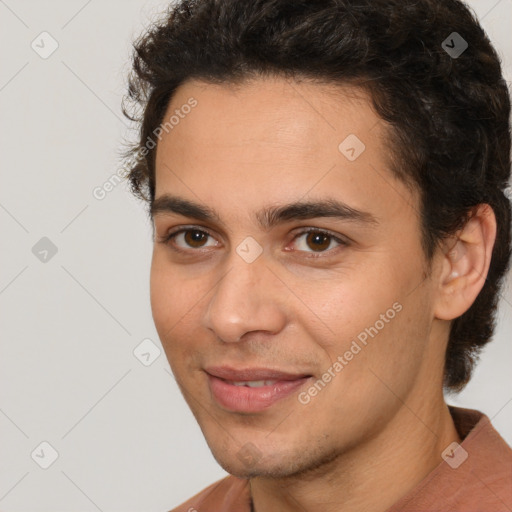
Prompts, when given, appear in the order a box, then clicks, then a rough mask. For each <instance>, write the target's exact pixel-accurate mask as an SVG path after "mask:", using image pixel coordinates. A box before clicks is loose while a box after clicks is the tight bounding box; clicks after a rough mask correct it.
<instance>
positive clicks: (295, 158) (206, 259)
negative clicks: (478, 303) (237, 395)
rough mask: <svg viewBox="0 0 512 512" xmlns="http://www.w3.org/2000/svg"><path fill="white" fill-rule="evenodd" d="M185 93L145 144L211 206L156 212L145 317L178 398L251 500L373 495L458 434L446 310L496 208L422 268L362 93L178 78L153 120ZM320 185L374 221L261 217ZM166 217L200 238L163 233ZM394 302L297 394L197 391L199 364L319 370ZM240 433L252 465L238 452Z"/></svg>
mask: <svg viewBox="0 0 512 512" xmlns="http://www.w3.org/2000/svg"><path fill="white" fill-rule="evenodd" d="M190 97H194V98H195V99H196V100H197V102H198V103H197V106H196V107H195V108H194V109H193V110H192V112H191V113H190V114H188V115H187V116H185V117H184V119H182V120H180V123H179V124H178V125H177V126H175V127H174V129H173V130H171V131H169V133H164V134H163V136H162V138H161V140H160V141H159V143H158V146H157V156H156V194H155V195H156V199H159V198H161V197H162V196H163V195H164V194H172V195H174V196H178V197H180V198H183V199H187V200H190V201H194V202H196V203H199V204H201V205H203V206H207V207H209V208H213V209H214V210H215V211H216V212H217V214H218V216H219V221H215V222H212V221H201V220H197V219H195V218H189V217H186V216H182V215H179V214H176V213H173V212H170V211H165V210H164V211H155V212H154V215H153V220H154V234H155V244H154V252H153V260H152V266H151V305H152V311H153V317H154V321H155V325H156V328H157V331H158V333H159V336H160V339H161V341H162V344H163V347H164V349H165V352H166V355H167V358H168V360H169V363H170V365H171V368H172V371H173V373H174V375H175V378H176V381H177V383H178V385H179V387H180V389H181V391H182V393H183V395H184V398H185V400H186V401H187V403H188V405H189V406H190V408H191V410H192V412H193V414H194V416H195V418H196V419H197V421H198V423H199V425H200V427H201V429H202V431H203V433H204V436H205V438H206V441H207V443H208V445H209V447H210V449H211V451H212V453H213V455H214V457H215V458H216V460H217V461H218V462H219V464H220V465H221V466H222V467H223V468H224V469H225V470H226V471H228V472H229V473H231V474H233V475H236V476H239V477H243V478H250V486H251V493H252V497H253V501H254V507H255V510H256V511H258V512H261V511H267V512H272V511H281V512H283V511H288V510H289V511H292V510H294V511H295V510H307V511H308V512H314V511H317V510H318V511H319V510H322V511H323V512H328V511H331V510H351V511H363V510H364V511H367V512H368V511H370V512H371V511H383V510H386V509H387V508H388V507H389V506H391V505H392V504H393V503H395V502H396V501H397V500H398V499H399V498H400V497H402V496H403V495H404V494H406V493H407V492H408V491H410V490H411V489H412V488H414V486H415V485H417V484H418V482H420V481H421V480H422V479H423V478H424V477H425V476H426V475H427V474H428V473H429V472H430V471H431V470H432V469H433V468H434V467H435V466H436V465H437V464H439V463H440V462H442V458H441V453H442V452H443V450H444V449H445V448H446V447H447V446H448V445H449V444H450V443H451V442H453V441H457V442H460V438H459V436H458V434H457V431H456V429H455V427H454V424H453V421H452V419H451V416H450V414H449V411H448V408H447V406H446V404H445V401H444V398H443V393H442V377H443V364H444V352H445V348H446V343H447V339H448V333H449V325H450V320H451V319H453V318H455V317H457V316H458V315H460V314H462V313H463V312H464V311H465V310H467V309H468V308H469V306H470V305H471V303H472V302H473V301H474V299H475V297H476V296H477V294H478V292H479V291H480V289H481V287H482V286H483V283H484V280H485V275H486V273H487V269H488V266H489V261H490V254H491V250H492V244H493V241H494V236H495V220H494V215H493V213H492V210H491V209H490V208H489V207H487V206H486V205H482V206H481V207H479V208H478V209H477V210H476V211H475V216H474V217H473V218H472V220H471V221H470V222H469V223H468V225H467V226H466V228H465V229H463V230H462V231H461V232H460V233H458V234H457V236H454V237H453V238H452V239H450V240H447V241H446V242H445V243H444V244H443V245H442V246H441V247H440V248H439V250H438V251H437V252H436V254H435V256H434V259H433V261H432V262H431V266H430V267H429V266H428V265H427V262H426V260H425V255H424V253H423V250H422V247H421V235H420V223H419V217H418V210H419V198H418V194H417V192H416V191H415V190H413V189H411V188H408V187H407V186H406V185H405V184H404V183H402V182H401V181H399V180H398V179H397V178H395V177H394V175H393V173H392V171H391V170H390V164H389V162H390V158H389V156H390V146H389V143H388V142H387V136H388V133H389V130H390V128H389V126H386V124H385V123H384V122H383V121H382V120H380V119H379V117H378V116H377V115H376V114H375V112H374V111H373V110H372V108H371V106H370V101H369V98H368V97H367V96H366V95H365V94H364V93H363V92H362V91H359V90H357V89H355V88H353V87H349V86H344V87H342V86H339V85H325V84H319V83H312V82H306V81H301V82H298V81H287V80H285V79H283V78H278V77H273V78H258V79H254V80H252V81H250V82H249V81H247V82H244V83H242V84H239V85H234V84H223V85H212V84H206V83H203V82H200V81H191V82H186V83H185V84H183V85H182V86H180V87H179V88H178V90H177V91H176V93H175V95H174V96H173V98H172V100H171V102H170V104H169V107H168V112H167V113H166V116H165V118H166V119H167V118H168V117H169V115H171V114H172V113H173V112H174V110H175V109H176V108H180V106H181V105H183V104H185V103H186V102H187V100H188V99H189V98H190ZM349 134H356V135H357V137H358V138H359V139H360V140H361V141H363V142H364V144H365V146H366V148H365V150H364V152H363V153H361V155H360V156H359V157H358V158H357V159H356V160H354V161H349V160H348V159H347V158H345V156H344V155H343V154H342V153H341V152H340V150H339V149H338V145H339V144H340V143H341V142H342V141H343V140H344V139H345V138H346V137H347V136H348V135H349ZM326 198H334V199H337V200H339V201H343V202H344V203H346V204H347V205H349V206H350V207H352V208H355V209H357V210H361V211H364V212H367V213H369V214H371V215H372V216H373V218H374V219H375V221H376V222H375V223H364V222H356V221H354V220H346V219H345V220H340V219H335V218H329V217H321V218H313V219H305V220H304V219H291V220H288V221H286V222H284V223H281V224H278V225H276V226H273V227H272V228H270V229H265V228H264V227H262V226H261V225H260V224H259V223H258V221H257V217H256V212H259V211H260V210H261V209H263V208H266V207H271V206H272V207H276V206H280V205H283V204H286V203H290V202H294V201H299V200H301V201H306V200H321V199H326ZM180 227H182V228H184V227H186V228H189V229H192V233H195V231H194V229H195V230H197V229H200V230H203V231H206V233H207V234H208V235H209V236H205V237H204V239H203V240H202V241H199V242H197V240H195V239H194V238H193V237H191V236H190V235H191V233H190V232H189V233H188V237H185V236H184V234H181V235H178V236H177V237H175V238H174V240H170V241H167V243H164V242H163V241H162V240H163V239H164V237H165V235H166V234H167V233H169V231H171V230H173V231H174V230H177V229H178V228H180ZM306 227H313V228H316V229H318V230H328V231H329V232H331V233H333V234H334V236H336V237H339V238H340V239H341V240H345V241H346V242H348V243H346V244H340V243H338V242H336V241H335V240H334V239H333V238H332V237H331V238H329V237H328V238H327V239H321V240H327V241H326V243H325V244H323V245H322V244H320V245H321V248H320V250H319V247H318V242H316V243H315V239H314V237H313V240H311V237H309V238H308V235H307V234H301V231H302V230H303V229H304V228H306ZM196 236H197V234H196ZM248 236H250V237H252V238H254V239H255V240H256V241H257V242H258V244H259V245H260V246H261V247H262V249H263V252H262V254H261V255H260V256H259V257H258V258H257V259H256V260H255V261H254V262H252V263H247V262H246V261H244V259H242V258H241V257H240V256H239V254H237V252H236V248H237V246H238V245H239V244H240V243H241V242H242V241H243V240H244V239H245V238H246V237H248ZM191 244H192V245H191ZM176 247H177V248H181V249H182V250H183V251H184V252H182V253H180V252H177V251H176V250H175V249H174V248H176ZM315 256H316V257H315ZM454 272H455V273H454ZM395 303H398V304H399V305H401V307H402V309H401V311H400V312H398V313H396V315H395V316H394V318H393V319H392V320H389V321H388V322H387V323H385V326H384V327H383V328H382V329H381V330H379V332H378V335H376V336H375V337H374V338H369V341H368V344H367V345H366V346H365V347H364V348H363V349H362V350H361V351H360V352H359V353H358V354H357V355H356V356H354V358H353V359H352V360H351V361H349V362H347V365H346V366H344V368H343V370H342V371H340V372H338V373H336V376H335V377H333V378H332V380H331V381H330V382H329V383H328V384H327V385H326V386H325V387H324V388H323V389H322V390H321V391H320V392H319V393H318V394H317V395H316V396H314V397H313V398H311V401H310V402H309V403H307V404H302V403H300V401H299V400H298V396H297V395H298V394H297V393H294V394H292V395H291V396H289V397H287V398H285V399H283V400H280V401H279V402H278V403H277V404H274V405H272V406H271V407H269V408H267V409H266V410H264V411H263V412H260V413H252V414H248V413H246V414H241V413H236V412H231V411H228V410H226V409H224V408H223V407H221V406H220V405H219V404H218V403H217V402H216V401H215V400H214V399H213V397H212V396H211V393H210V390H209V386H208V379H207V375H206V374H205V372H204V368H205V367H207V366H212V365H230V366H233V367H235V368H240V367H245V368H246V367H255V366H259V367H270V368H275V369H280V370H283V371H287V372H291V373H307V374H311V375H313V376H314V380H317V379H319V378H321V376H322V374H324V372H326V371H327V370H328V368H329V367H332V365H333V362H334V361H336V360H337V358H338V356H343V354H344V353H345V352H346V351H347V350H348V349H349V348H350V346H351V343H352V341H353V340H354V339H355V338H356V336H357V335H358V334H359V333H361V332H362V331H364V330H365V328H368V327H370V326H374V325H375V323H376V321H377V320H379V318H381V316H380V315H382V314H385V313H386V311H387V310H388V309H389V308H392V305H393V304H395ZM306 390H307V388H306ZM300 391H304V389H301V390H300ZM247 443H252V446H253V447H254V448H251V449H252V450H253V452H254V457H253V460H252V462H251V463H249V464H248V463H247V462H244V461H243V460H241V458H239V457H238V453H239V452H240V450H242V449H243V447H244V446H245V450H247V446H246V444H247Z"/></svg>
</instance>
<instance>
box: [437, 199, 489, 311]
mask: <svg viewBox="0 0 512 512" xmlns="http://www.w3.org/2000/svg"><path fill="white" fill-rule="evenodd" d="M495 239H496V217H495V215H494V212H493V210H492V208H491V207H490V206H489V205H488V204H480V205H478V206H477V207H475V209H474V211H473V214H472V216H471V217H470V219H469V220H468V221H467V222H466V224H465V226H464V227H463V228H462V229H461V230H460V231H458V232H457V234H456V235H454V236H453V237H450V238H448V239H446V240H445V241H444V242H443V244H442V255H441V259H442V262H441V271H440V273H439V288H438V296H437V298H436V303H435V308H434V314H435V316H436V318H439V319H440V320H453V319H454V318H457V317H459V316H461V315H462V314H463V313H465V312H466V311H467V310H468V309H469V308H470V307H471V305H472V304H473V302H474V301H475V299H476V297H477V296H478V294H479V293H480V291H481V289H482V288H483V286H484V283H485V279H486V277H487V272H488V271H489V265H490V263H491V255H492V249H493V247H494V241H495Z"/></svg>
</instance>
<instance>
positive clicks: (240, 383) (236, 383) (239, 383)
mask: <svg viewBox="0 0 512 512" xmlns="http://www.w3.org/2000/svg"><path fill="white" fill-rule="evenodd" d="M276 382H277V381H276V380H246V381H242V380H240V381H232V382H230V384H233V385H234V386H247V387H249V388H261V387H262V386H273V385H274V384H275V383H276Z"/></svg>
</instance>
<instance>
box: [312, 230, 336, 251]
mask: <svg viewBox="0 0 512 512" xmlns="http://www.w3.org/2000/svg"><path fill="white" fill-rule="evenodd" d="M306 243H307V244H308V247H309V248H311V249H313V250H314V251H325V249H327V248H328V247H329V245H331V237H330V236H329V235H326V234H325V233H320V232H314V231H312V232H311V233H308V235H307V237H306Z"/></svg>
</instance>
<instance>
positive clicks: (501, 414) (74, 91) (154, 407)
mask: <svg viewBox="0 0 512 512" xmlns="http://www.w3.org/2000/svg"><path fill="white" fill-rule="evenodd" d="M470 4H471V5H472V7H473V8H474V9H475V11H476V12H477V14H478V15H479V17H480V19H481V20H482V23H483V26H484V28H485V29H486V30H487V32H488V34H489V35H490V37H491V39H492V40H493V42H494V43H495V45H496V46H497V48H498V49H499V51H500V53H501V55H502V58H503V59H504V67H505V73H506V77H507V80H509V81H510V77H511V64H512V48H511V39H510V26H512V0H500V1H497V0H491V1H487V0H473V1H471V2H470ZM166 5H167V2H163V1H150V0H130V1H127V0H108V1H103V2H100V1H98V0H89V1H85V0H72V1H70V0H67V1H64V0H60V1H57V0H53V1H47V2H41V1H36V0H31V1H29V0H6V1H2V0H0V38H1V46H0V56H1V57H0V62H1V63H2V64H1V69H0V111H1V117H0V126H1V137H0V159H1V160H0V162H1V173H2V176H1V177H2V186H1V189H0V222H1V228H2V242H3V249H2V264H1V266H0V311H1V345H0V348H1V354H0V439H1V443H0V461H1V463H0V510H1V511H2V512H21V511H23V512H28V511H30V512H36V511H53V512H60V511H62V512H64V511H71V510H73V511H96V510H101V511H123V512H127V511H150V510H151V511H166V510H168V509H170V508H171V507H173V506H175V505H177V504H178V503H180V502H182V501H184V500H185V499H186V498H188V497H190V496H191V495H192V494H195V493H196V492H197V491H199V490H200V489H202V488H204V487H205V486H206V485H208V484H209V483H211V482H213V481H215V480H217V479H218V478H220V477H222V476H223V475H225V472H224V471H223V470H222V469H221V468H219V467H218V466H217V464H216V462H215V461H214V459H213V457H212V456H211V454H210V452H209V450H208V448H207V445H206V443H205V441H204V439H203V437H202V434H201V432H200V430H199V428H198V426H197V424H196V423H195V420H194V419H193V417H192V414H191V413H190V412H189V410H188V407H187V406H186V405H185V402H184V400H183V399H182V397H181V395H180V393H179V391H178V389H177V386H176V384H175V382H174V379H173V378H172V376H171V375H170V369H169V365H168V363H167V360H166V358H165V355H164V353H163V352H162V353H161V355H160V356H159V357H158V358H157V359H156V360H155V361H154V362H153V363H152V364H151V365H150V366H144V365H143V364H142V363H141V362H140V361H139V360H138V359H136V358H135V356H134V354H133V350H134V349H135V347H137V345H139V343H140V342H141V341H142V340H143V339H146V338H149V339H151V340H153V341H154V343H155V345H156V346H157V347H160V348H161V345H160V342H159V341H158V337H157V334H156V331H155V328H154V326H153V322H152V317H151V311H150V305H149V266H150V257H151V250H152V246H151V230H150V225H149V223H148V222H147V220H146V216H145V214H144V211H143V207H142V205H140V204H139V203H137V202H136V201H135V200H134V199H133V198H132V197H131V196H130V195H129V193H128V191H127V189H126V187H125V185H119V186H117V187H116V188H115V189H114V190H112V191H111V192H110V193H108V194H107V195H106V197H105V198H104V199H103V200H97V199H95V198H94V196H93V194H92V191H93V189H94V188H95V187H98V186H101V185H102V184H103V183H104V182H105V181H107V180H108V179H109V178H110V177H111V176H112V175H113V174H114V173H115V172H116V171H117V170H118V169H119V160H118V151H119V148H120V141H121V140H122V137H125V136H126V135H127V133H128V132H127V123H126V121H125V120H124V119H123V117H122V115H121V111H120V104H121V99H122V96H123V94H124V92H125V76H126V72H127V71H128V69H129V55H130V42H131V41H132V40H133V38H134V37H135V36H137V35H138V34H139V33H140V31H141V30H142V27H144V26H147V25H148V23H149V22H150V20H151V19H152V18H154V16H155V15H156V14H158V13H160V12H161V11H162V8H163V7H164V6H166ZM43 31H47V32H49V33H50V34H51V37H52V38H54V39H55V40H56V41H57V42H58V45H59V47H58V49H57V50H56V51H55V52H54V53H53V54H52V55H51V56H49V57H48V58H47V59H43V58H41V57H40V56H39V54H38V53H36V52H35V51H34V50H33V49H32V48H31V43H32V41H33V40H35V41H36V43H35V44H38V45H39V51H43V50H44V51H48V49H50V43H51V41H50V40H49V39H45V40H44V41H43V42H41V37H43V36H41V37H39V34H40V33H41V32H43ZM43 45H44V47H43ZM42 237H48V238H49V239H50V240H51V241H52V242H53V243H54V244H55V245H56V247H57V249H58V252H57V254H56V255H55V256H53V257H52V258H51V259H49V260H48V261H47V262H46V263H44V262H41V261H40V260H39V259H38V258H36V256H35V255H34V254H33V252H32V247H33V246H34V245H35V244H36V243H37V242H38V241H39V240H40V239H41V238H42ZM509 284H510V279H509ZM499 319H500V324H499V329H498V332H497V335H496V339H495V341H494V342H493V343H492V344H491V345H489V346H488V348H487V350H486V351H485V353H484V355H483V357H482V361H481V363H480V365H479V367H478V369H477V371H476V374H475V376H474V378H473V380H472V382H471V383H470V385H469V386H468V387H467V389H466V390H465V391H464V392H463V393H462V394H460V395H459V396H457V397H450V399H449V402H450V403H453V404H456V405H463V406H468V407H472V408H476V409H479V410H481V411H483V412H485V413H486V414H488V415H489V416H490V417H491V418H492V421H493V423H494V425H495V426H496V428H497V429H498V430H499V432H500V433H501V434H502V435H503V436H504V437H505V439H507V441H508V442H509V443H512V401H511V400H512V386H511V382H512V380H511V376H510V363H511V355H512V354H511V352H512V348H511V346H512V345H511V343H510V341H511V333H512V293H511V290H510V286H509V287H508V288H507V289H506V290H505V291H504V293H503V300H502V302H501V309H500V313H499ZM147 357H148V356H146V358H147ZM43 441H46V442H48V443H50V445H51V446H53V448H54V449H55V450H56V451H57V452H58V458H57V459H56V460H55V462H54V463H53V464H52V465H51V466H50V467H49V468H48V469H42V468H41V467H40V466H39V464H41V463H44V462H45V461H46V462H48V461H50V459H49V457H51V453H50V450H49V449H48V448H46V447H45V446H44V445H43V446H42V447H40V443H41V442H43ZM34 450H35V452H34ZM33 452H34V453H35V455H33V456H31V454H32V453H33ZM36 461H37V462H38V463H39V464H38V463H36Z"/></svg>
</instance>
